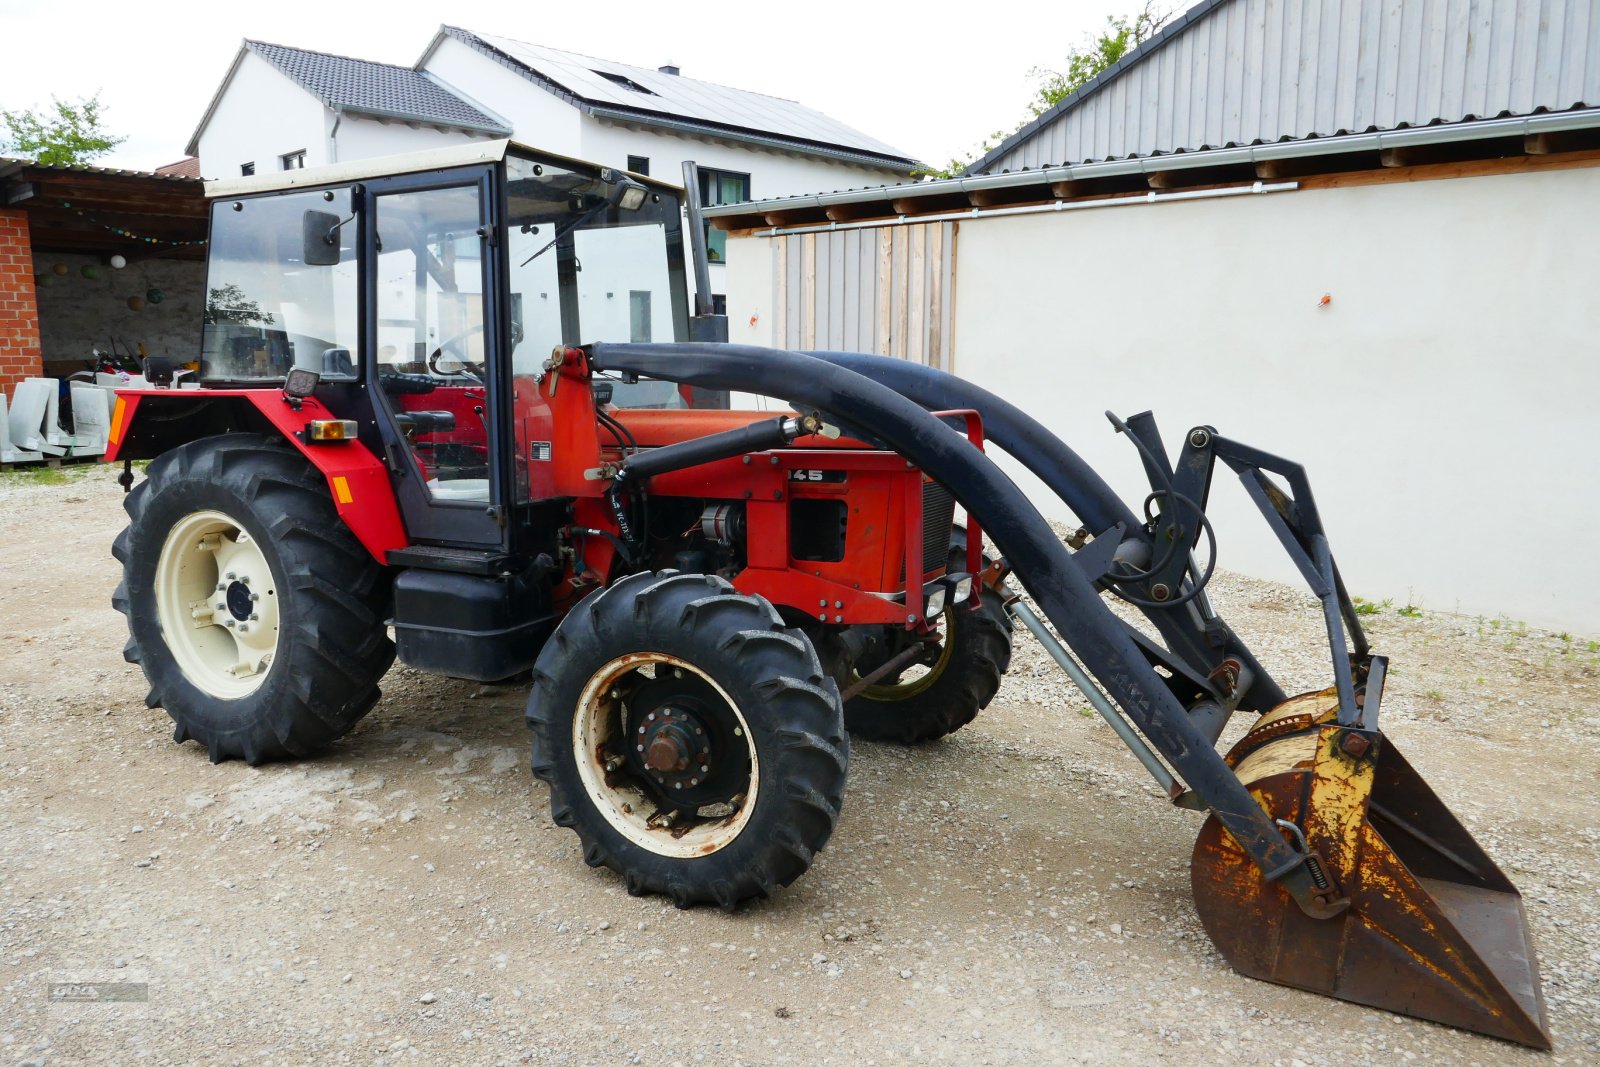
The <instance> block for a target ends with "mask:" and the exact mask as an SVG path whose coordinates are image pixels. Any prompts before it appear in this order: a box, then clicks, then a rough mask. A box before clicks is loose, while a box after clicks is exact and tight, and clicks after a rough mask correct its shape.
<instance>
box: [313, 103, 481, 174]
mask: <svg viewBox="0 0 1600 1067" xmlns="http://www.w3.org/2000/svg"><path fill="white" fill-rule="evenodd" d="M334 140H335V145H334V152H335V154H336V155H337V156H338V157H339V158H338V159H337V160H336V162H339V163H348V162H350V161H351V160H353V159H371V158H373V157H375V156H393V155H399V154H400V153H402V152H426V151H428V150H429V149H432V148H449V147H451V146H453V145H461V144H469V143H471V142H473V141H490V140H494V138H492V137H490V136H488V135H487V134H471V133H467V132H465V131H463V130H440V129H436V128H434V127H432V126H410V125H408V124H406V123H404V122H381V121H379V120H377V119H369V118H357V117H355V116H354V115H345V116H343V118H342V119H341V120H340V122H339V126H338V130H337V132H336V133H335V134H334Z"/></svg>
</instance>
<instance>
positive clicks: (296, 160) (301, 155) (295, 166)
mask: <svg viewBox="0 0 1600 1067" xmlns="http://www.w3.org/2000/svg"><path fill="white" fill-rule="evenodd" d="M278 158H279V160H280V161H282V163H283V169H284V170H300V169H301V168H302V167H304V166H305V165H306V150H305V149H304V148H302V149H300V150H299V151H298V152H287V153H285V154H284V155H282V156H279V157H278Z"/></svg>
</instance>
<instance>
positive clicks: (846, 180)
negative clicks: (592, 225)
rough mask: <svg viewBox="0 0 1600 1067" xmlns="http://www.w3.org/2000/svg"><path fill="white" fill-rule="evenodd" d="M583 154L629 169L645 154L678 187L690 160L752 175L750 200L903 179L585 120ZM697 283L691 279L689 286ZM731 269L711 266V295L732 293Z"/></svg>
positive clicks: (657, 173)
mask: <svg viewBox="0 0 1600 1067" xmlns="http://www.w3.org/2000/svg"><path fill="white" fill-rule="evenodd" d="M577 154H578V156H579V157H580V158H582V159H587V160H590V161H592V162H595V163H601V164H605V165H607V166H614V167H626V166H627V165H628V157H629V156H630V155H633V156H644V157H645V158H646V159H648V160H649V161H650V176H651V177H653V178H659V179H661V180H662V181H665V182H671V183H672V184H674V185H678V184H681V183H682V181H683V164H684V161H685V160H690V159H692V160H694V161H695V163H697V164H699V165H700V166H701V167H707V168H710V169H713V170H726V171H734V172H737V173H740V174H748V175H750V196H751V198H752V199H755V200H765V199H767V198H769V197H774V196H791V195H794V194H796V193H816V192H831V191H833V190H835V189H852V188H858V187H860V186H864V185H882V184H884V183H885V182H891V181H895V180H897V179H899V178H904V177H905V175H904V174H900V173H899V172H897V171H891V170H883V169H880V168H875V167H856V166H852V165H850V164H848V163H843V162H839V161H837V160H826V159H819V158H816V157H814V156H798V155H793V154H790V153H786V152H772V151H767V150H764V149H760V148H755V147H753V146H752V147H743V146H740V145H736V144H730V143H725V142H720V141H707V140H702V139H699V138H693V137H680V136H678V135H676V134H672V133H667V132H664V131H657V130H649V129H641V128H634V127H629V126H621V125H617V124H615V123H611V122H600V121H597V120H595V119H593V118H589V117H585V118H584V121H583V128H582V140H581V147H580V150H579V151H578V153H577ZM693 286H694V281H693V279H692V278H691V279H690V288H691V289H692V288H693ZM728 286H729V278H728V270H727V267H726V265H725V264H723V263H720V262H718V263H712V264H711V291H712V292H714V293H726V292H727V291H728Z"/></svg>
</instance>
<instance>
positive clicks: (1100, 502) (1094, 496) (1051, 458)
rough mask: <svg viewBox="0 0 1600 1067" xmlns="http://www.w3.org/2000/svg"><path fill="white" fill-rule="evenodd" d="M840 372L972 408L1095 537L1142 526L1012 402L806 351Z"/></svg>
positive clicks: (926, 375)
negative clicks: (1120, 528)
mask: <svg viewBox="0 0 1600 1067" xmlns="http://www.w3.org/2000/svg"><path fill="white" fill-rule="evenodd" d="M807 355H811V356H815V357H816V358H817V359H820V360H825V361H826V362H828V363H832V364H833V365H834V366H836V367H843V368H845V369H846V370H851V371H855V372H856V373H857V374H861V375H865V376H866V377H868V378H871V379H872V380H873V381H876V382H881V383H883V384H884V385H887V386H888V387H889V388H890V389H893V390H894V391H895V392H897V393H899V394H901V395H902V396H906V397H910V398H911V399H912V400H914V401H916V402H917V403H918V404H921V405H922V406H923V407H925V408H928V409H929V410H931V411H948V410H951V409H957V408H972V409H974V410H976V411H979V412H981V413H982V414H983V433H984V436H985V437H986V438H987V439H988V440H990V441H993V442H994V443H995V444H997V445H999V446H1000V447H1001V448H1002V449H1004V450H1005V451H1006V452H1007V453H1008V454H1009V455H1010V456H1012V457H1013V458H1014V459H1016V461H1017V462H1018V463H1021V464H1022V465H1023V466H1024V467H1026V468H1027V469H1028V471H1029V472H1030V473H1032V474H1033V476H1034V477H1036V478H1038V479H1039V480H1040V481H1041V482H1043V483H1044V484H1045V485H1047V486H1049V487H1050V491H1051V492H1052V493H1054V494H1055V495H1056V496H1058V497H1060V498H1061V500H1062V502H1063V503H1065V504H1066V505H1067V507H1069V508H1071V509H1072V513H1073V514H1074V515H1076V516H1078V518H1079V519H1081V520H1082V521H1083V523H1084V524H1085V525H1087V526H1088V527H1089V529H1090V531H1091V532H1094V533H1099V532H1101V531H1104V530H1109V529H1110V528H1111V527H1113V526H1115V525H1116V524H1117V523H1119V522H1120V523H1122V524H1123V528H1124V529H1125V530H1127V531H1129V532H1130V533H1131V532H1133V531H1134V530H1137V529H1139V527H1140V525H1141V524H1140V522H1139V520H1138V519H1136V518H1135V517H1134V514H1133V512H1132V511H1131V510H1129V508H1128V505H1126V504H1125V503H1123V502H1122V498H1121V497H1119V496H1118V495H1117V494H1116V493H1115V492H1114V491H1113V490H1112V488H1111V487H1110V486H1109V485H1107V484H1106V482H1105V479H1104V478H1101V477H1100V475H1099V474H1098V473H1096V471H1095V469H1094V468H1093V467H1091V466H1089V465H1088V464H1087V463H1085V462H1084V461H1083V457H1081V456H1079V455H1078V454H1077V453H1076V452H1074V451H1073V450H1072V449H1071V448H1069V447H1067V445H1066V444H1065V443H1063V442H1062V440H1061V438H1059V437H1057V436H1056V435H1055V434H1053V433H1051V432H1050V431H1049V430H1047V429H1046V428H1045V427H1043V426H1041V425H1040V424H1039V422H1038V420H1036V419H1033V418H1031V417H1030V416H1029V415H1028V414H1027V413H1026V412H1024V411H1022V410H1021V409H1020V408H1018V407H1016V405H1014V404H1012V403H1010V402H1009V401H1007V400H1005V399H1003V398H1001V397H998V396H995V395H994V394H993V393H991V392H989V391H988V390H987V389H984V388H982V387H980V386H976V385H973V384H972V383H971V382H966V381H963V380H961V379H960V378H957V377H956V376H955V375H953V374H946V373H944V372H943V371H937V370H934V369H933V368H931V367H924V366H922V365H921V364H919V363H911V362H908V361H907V360H903V359H890V358H889V357H888V356H872V355H867V354H866V353H864V352H808V353H807Z"/></svg>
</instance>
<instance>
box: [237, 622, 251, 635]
mask: <svg viewBox="0 0 1600 1067" xmlns="http://www.w3.org/2000/svg"><path fill="white" fill-rule="evenodd" d="M248 629H250V625H249V623H243V622H241V623H240V624H239V632H240V633H244V632H245V631H246V630H248Z"/></svg>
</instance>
